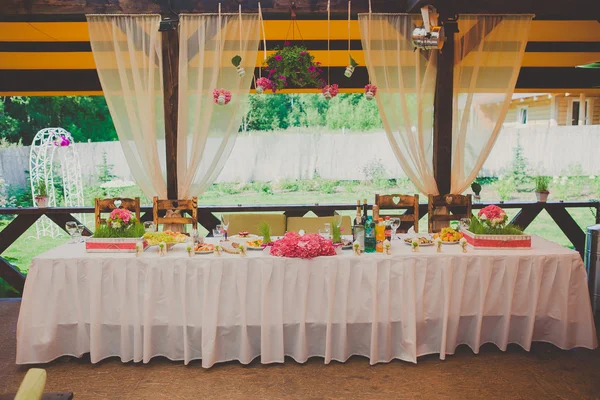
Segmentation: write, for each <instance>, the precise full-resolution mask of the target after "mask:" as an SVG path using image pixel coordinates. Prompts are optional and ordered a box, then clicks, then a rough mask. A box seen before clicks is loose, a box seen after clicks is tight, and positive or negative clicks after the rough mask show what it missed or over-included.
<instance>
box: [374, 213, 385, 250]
mask: <svg viewBox="0 0 600 400" xmlns="http://www.w3.org/2000/svg"><path fill="white" fill-rule="evenodd" d="M384 240H385V224H384V223H383V218H379V219H378V220H377V225H375V251H376V252H378V253H383V241H384Z"/></svg>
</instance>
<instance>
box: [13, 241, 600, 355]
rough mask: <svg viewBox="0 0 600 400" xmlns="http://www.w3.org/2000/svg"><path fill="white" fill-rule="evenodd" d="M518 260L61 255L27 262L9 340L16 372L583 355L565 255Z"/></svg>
mask: <svg viewBox="0 0 600 400" xmlns="http://www.w3.org/2000/svg"><path fill="white" fill-rule="evenodd" d="M533 243H534V248H533V249H531V250H512V251H511V250H498V251H490V250H479V251H476V250H470V251H469V252H468V253H466V254H465V253H462V252H461V249H460V248H459V247H458V246H445V247H444V252H443V253H442V254H437V253H436V252H435V249H433V248H425V247H423V248H421V251H420V252H418V253H413V252H411V250H410V247H409V246H405V245H404V244H403V243H401V242H400V241H398V242H395V243H394V244H395V247H394V249H393V251H394V254H393V255H392V256H385V255H381V254H372V255H362V256H360V257H356V256H354V255H352V254H351V252H346V251H345V252H343V255H340V256H335V257H321V258H318V259H314V260H300V259H285V258H277V257H272V256H269V255H266V254H263V253H260V252H259V253H255V252H250V253H249V255H248V257H246V258H241V257H240V256H233V255H224V256H222V257H216V256H212V255H210V256H206V255H196V256H194V257H192V258H189V257H188V256H187V254H186V253H185V250H184V249H183V248H182V247H181V248H178V247H175V248H174V249H173V250H171V252H170V253H169V254H168V255H167V256H166V257H158V255H157V253H156V250H153V249H150V250H148V251H147V252H146V253H145V254H144V255H143V257H140V258H136V257H135V255H132V254H120V255H117V254H86V253H85V250H84V248H83V245H63V246H61V247H58V248H56V249H54V250H51V251H49V252H47V253H45V254H43V255H41V256H39V257H36V258H35V259H34V260H33V262H32V265H31V269H30V270H29V275H28V277H27V281H26V284H25V292H24V294H23V301H22V305H21V312H20V315H19V322H18V328H17V363H18V364H27V363H45V362H49V361H51V360H53V359H55V358H57V357H59V356H62V355H72V356H81V355H83V354H85V353H90V355H91V361H92V362H94V363H95V362H98V361H100V360H102V359H103V358H106V357H110V356H118V357H120V358H121V360H123V361H131V360H133V361H136V362H139V361H143V362H149V361H150V359H151V358H152V357H154V356H159V355H161V356H165V357H168V358H170V359H172V360H183V361H184V362H185V363H188V362H189V361H190V360H193V359H202V365H203V366H204V367H210V366H212V365H213V364H214V363H216V362H222V361H229V360H239V361H240V362H241V363H244V364H245V363H249V362H250V361H252V359H254V358H255V357H258V356H260V357H261V361H262V362H263V363H273V362H283V361H284V356H286V355H287V356H291V357H293V358H294V359H295V360H296V361H298V362H304V361H306V360H307V359H308V358H309V357H311V356H321V357H324V359H325V362H326V363H328V362H329V361H330V360H338V361H344V360H346V359H348V358H349V357H350V356H352V355H355V354H358V355H362V356H365V357H368V358H369V360H370V362H371V363H378V362H387V361H390V360H392V359H394V358H398V359H401V360H406V361H411V362H416V361H417V357H418V356H422V355H425V354H431V353H439V354H440V358H441V359H444V358H445V356H446V355H447V354H453V352H454V350H455V348H456V347H457V346H458V345H459V344H463V343H465V344H468V345H469V346H470V347H471V349H473V351H474V352H475V353H477V352H478V350H479V347H480V346H481V345H482V344H484V343H487V342H491V343H495V344H496V345H497V346H498V347H499V348H500V349H502V350H504V349H506V346H507V344H508V343H517V344H519V345H520V346H522V347H523V348H524V349H526V350H529V348H530V345H531V342H532V341H545V342H550V343H553V344H555V345H556V346H558V347H560V348H562V349H571V348H574V347H587V348H595V347H596V346H597V342H596V333H595V327H594V323H593V318H592V312H591V307H590V298H589V295H588V291H587V283H586V272H585V269H584V265H583V263H582V261H581V258H580V256H579V254H578V253H576V252H574V251H571V250H569V249H566V248H563V247H560V246H558V245H556V244H553V243H551V242H548V241H545V240H543V239H540V238H534V242H533Z"/></svg>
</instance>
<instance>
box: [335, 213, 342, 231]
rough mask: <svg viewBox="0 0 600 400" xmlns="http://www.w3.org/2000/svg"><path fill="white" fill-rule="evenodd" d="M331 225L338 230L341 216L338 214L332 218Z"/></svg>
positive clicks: (340, 224)
mask: <svg viewBox="0 0 600 400" xmlns="http://www.w3.org/2000/svg"><path fill="white" fill-rule="evenodd" d="M333 223H334V224H335V226H337V227H338V228H339V227H340V226H342V216H341V215H340V214H335V215H334V216H333Z"/></svg>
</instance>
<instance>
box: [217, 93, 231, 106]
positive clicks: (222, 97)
mask: <svg viewBox="0 0 600 400" xmlns="http://www.w3.org/2000/svg"><path fill="white" fill-rule="evenodd" d="M213 98H214V99H215V103H217V104H218V105H220V106H222V105H225V104H227V103H229V102H230V101H231V92H230V91H229V90H227V89H215V90H213Z"/></svg>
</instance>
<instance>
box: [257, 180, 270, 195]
mask: <svg viewBox="0 0 600 400" xmlns="http://www.w3.org/2000/svg"><path fill="white" fill-rule="evenodd" d="M259 193H262V194H269V195H271V194H273V189H272V188H271V185H270V184H269V182H263V183H261V184H260V191H259Z"/></svg>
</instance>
